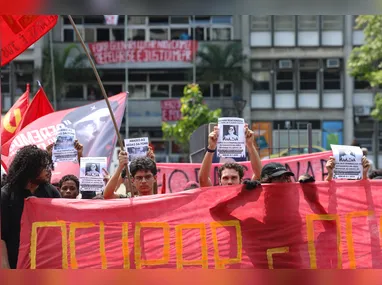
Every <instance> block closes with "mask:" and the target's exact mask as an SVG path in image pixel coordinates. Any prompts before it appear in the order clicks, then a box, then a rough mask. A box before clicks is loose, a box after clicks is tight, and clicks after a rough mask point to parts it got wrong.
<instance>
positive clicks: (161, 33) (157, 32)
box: [150, 29, 168, 41]
mask: <svg viewBox="0 0 382 285" xmlns="http://www.w3.org/2000/svg"><path fill="white" fill-rule="evenodd" d="M153 40H154V41H165V40H168V29H150V41H153Z"/></svg>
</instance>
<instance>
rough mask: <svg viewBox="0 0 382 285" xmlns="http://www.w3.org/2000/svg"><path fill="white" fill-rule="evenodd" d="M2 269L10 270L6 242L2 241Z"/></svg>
mask: <svg viewBox="0 0 382 285" xmlns="http://www.w3.org/2000/svg"><path fill="white" fill-rule="evenodd" d="M1 269H10V267H9V262H8V251H7V246H6V244H5V241H3V240H1Z"/></svg>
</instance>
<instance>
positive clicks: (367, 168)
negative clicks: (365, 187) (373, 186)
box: [362, 156, 370, 180]
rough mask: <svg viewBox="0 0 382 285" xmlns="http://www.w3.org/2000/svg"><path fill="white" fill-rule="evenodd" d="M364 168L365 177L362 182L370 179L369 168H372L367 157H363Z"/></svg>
mask: <svg viewBox="0 0 382 285" xmlns="http://www.w3.org/2000/svg"><path fill="white" fill-rule="evenodd" d="M362 167H363V177H362V180H367V179H368V175H367V174H368V173H369V168H370V162H369V160H368V159H367V157H366V156H363V157H362Z"/></svg>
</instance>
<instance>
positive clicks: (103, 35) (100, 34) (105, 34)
mask: <svg viewBox="0 0 382 285" xmlns="http://www.w3.org/2000/svg"><path fill="white" fill-rule="evenodd" d="M108 41H110V29H97V42H108Z"/></svg>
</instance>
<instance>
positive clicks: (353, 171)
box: [330, 144, 363, 180]
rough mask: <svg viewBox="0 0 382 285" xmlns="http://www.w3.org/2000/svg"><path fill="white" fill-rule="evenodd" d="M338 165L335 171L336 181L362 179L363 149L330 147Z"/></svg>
mask: <svg viewBox="0 0 382 285" xmlns="http://www.w3.org/2000/svg"><path fill="white" fill-rule="evenodd" d="M330 146H331V148H332V151H333V156H334V158H335V160H336V164H335V167H334V170H333V178H334V179H356V180H359V179H362V176H363V167H362V156H363V153H362V149H361V148H360V147H358V146H349V145H334V144H332V145H330Z"/></svg>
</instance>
